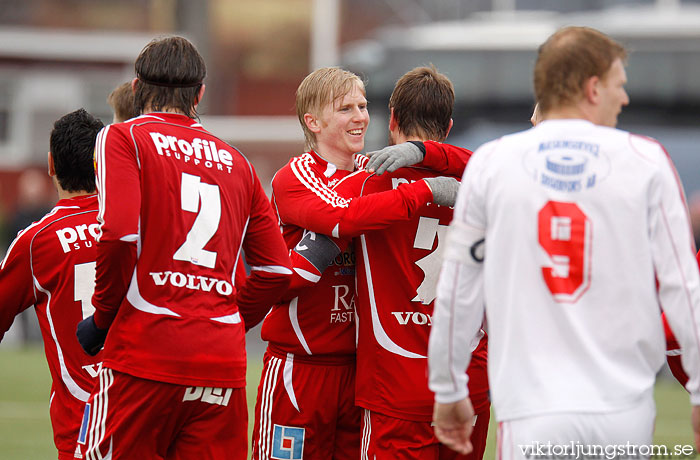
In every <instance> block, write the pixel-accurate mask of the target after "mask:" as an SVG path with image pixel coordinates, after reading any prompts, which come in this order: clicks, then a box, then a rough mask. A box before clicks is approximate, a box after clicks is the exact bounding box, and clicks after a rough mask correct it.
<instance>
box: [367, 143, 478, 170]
mask: <svg viewBox="0 0 700 460" xmlns="http://www.w3.org/2000/svg"><path fill="white" fill-rule="evenodd" d="M471 155H472V152H471V150H467V149H464V148H462V147H457V146H454V145H450V144H443V143H442V142H435V141H424V142H420V141H409V142H405V143H402V144H396V145H390V146H388V147H384V148H383V149H381V150H377V151H374V152H369V153H367V156H369V157H370V160H369V162H367V164H366V166H365V168H366V169H367V171H369V172H376V173H377V174H378V175H381V174H383V173H384V172H385V171H386V172H394V171H396V170H397V169H399V168H403V167H406V166H420V167H423V168H427V169H430V170H433V171H435V172H437V173H439V174H444V175H450V176H459V177H461V176H462V174H464V168H466V166H467V162H468V161H469V158H470V157H471Z"/></svg>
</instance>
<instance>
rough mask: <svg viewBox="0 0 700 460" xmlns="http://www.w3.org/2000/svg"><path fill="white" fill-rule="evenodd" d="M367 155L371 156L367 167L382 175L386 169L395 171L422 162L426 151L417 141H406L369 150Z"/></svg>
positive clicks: (370, 170)
mask: <svg viewBox="0 0 700 460" xmlns="http://www.w3.org/2000/svg"><path fill="white" fill-rule="evenodd" d="M367 156H368V157H369V162H368V163H367V166H366V167H365V169H366V170H367V171H369V172H373V173H376V174H377V175H382V174H384V172H385V171H386V172H394V171H396V170H397V169H399V168H403V167H406V166H411V165H414V164H416V163H420V162H421V161H423V157H424V156H425V151H423V150H421V149H420V147H418V145H416V143H413V142H404V143H402V144H396V145H390V146H388V147H384V148H383V149H381V150H375V151H374V152H368V153H367Z"/></svg>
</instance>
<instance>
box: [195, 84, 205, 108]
mask: <svg viewBox="0 0 700 460" xmlns="http://www.w3.org/2000/svg"><path fill="white" fill-rule="evenodd" d="M204 88H205V85H204V83H202V86H200V87H199V92H198V93H197V100H196V101H195V103H194V106H195V107H197V104H199V102H200V101H201V100H202V97H204Z"/></svg>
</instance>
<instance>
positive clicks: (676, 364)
mask: <svg viewBox="0 0 700 460" xmlns="http://www.w3.org/2000/svg"><path fill="white" fill-rule="evenodd" d="M661 320H662V321H663V323H664V334H665V335H666V362H668V367H669V368H670V369H671V373H672V374H673V376H674V377H675V378H676V380H678V382H679V383H680V384H681V385H683V386H684V387H685V384H686V383H688V374H686V373H685V371H684V370H683V365H682V364H681V354H680V353H681V347H680V345H679V344H678V341H677V340H676V337H675V336H674V335H673V331H672V330H671V326H669V324H668V321H667V320H666V314H665V313H662V314H661Z"/></svg>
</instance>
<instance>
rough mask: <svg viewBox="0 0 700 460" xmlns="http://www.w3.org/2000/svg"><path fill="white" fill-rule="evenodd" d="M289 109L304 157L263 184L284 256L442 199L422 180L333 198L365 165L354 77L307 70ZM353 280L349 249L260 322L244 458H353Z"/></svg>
mask: <svg viewBox="0 0 700 460" xmlns="http://www.w3.org/2000/svg"><path fill="white" fill-rule="evenodd" d="M296 105H297V115H298V117H299V121H300V123H301V125H302V128H303V130H304V135H305V138H306V147H307V149H308V151H307V152H306V153H304V154H302V155H300V156H297V157H294V158H292V160H291V161H290V162H289V163H288V164H287V165H286V166H285V167H283V168H282V169H281V170H280V171H278V172H277V174H276V175H275V178H274V179H273V181H272V188H273V197H272V202H273V206H274V208H275V210H276V211H277V215H278V218H279V222H280V226H281V228H282V232H283V236H284V238H285V240H286V241H287V246H288V247H289V248H290V249H292V248H296V250H297V251H303V250H304V248H305V247H307V246H306V245H305V243H304V241H306V240H302V238H304V239H314V240H317V241H318V239H323V240H325V241H326V243H327V244H329V245H333V244H334V243H332V242H331V241H330V239H328V238H326V237H324V236H322V235H316V234H315V233H313V232H318V233H319V234H323V235H332V236H335V237H352V236H355V235H358V234H360V233H362V232H364V231H367V230H372V229H378V228H384V227H386V226H387V225H389V224H391V223H393V222H396V221H398V220H404V219H408V218H409V217H410V216H411V215H412V213H414V212H415V211H416V210H417V209H418V208H419V207H420V206H421V205H423V204H425V203H427V202H429V201H435V202H439V201H440V200H442V199H444V197H443V196H442V195H443V194H445V187H444V185H445V184H444V183H441V178H436V179H431V180H432V181H434V182H431V183H430V186H428V181H423V180H419V181H417V182H415V183H413V184H406V185H402V186H401V187H399V188H398V189H396V190H390V191H388V192H385V193H378V194H375V195H372V196H368V197H361V198H356V199H346V198H343V197H342V196H341V195H339V194H337V193H336V192H335V191H334V186H335V185H336V184H337V183H338V182H339V181H340V180H341V179H342V178H344V177H347V176H349V175H351V174H353V172H354V171H355V170H356V169H359V168H361V166H362V165H361V164H358V163H364V162H366V161H367V158H366V157H357V156H356V155H355V153H357V152H359V151H360V150H362V148H363V147H364V136H365V132H366V130H367V126H368V124H369V114H368V112H367V100H366V99H365V90H364V84H363V83H362V80H360V78H359V77H358V76H357V75H355V74H353V73H351V72H348V71H345V70H342V69H338V68H322V69H319V70H316V71H315V72H313V73H311V74H310V75H309V76H307V77H306V78H305V79H304V81H303V82H302V83H301V85H300V86H299V88H298V90H297V95H296ZM449 180H452V179H449ZM431 187H432V192H431ZM300 240H302V241H301V243H299V244H297V243H298V242H299V241H300ZM341 249H346V248H341ZM312 252H313V254H309V255H307V257H308V258H309V259H310V260H312V261H314V263H315V267H316V270H315V272H316V273H318V274H320V273H321V272H323V269H324V268H325V267H327V266H328V259H327V258H325V256H324V255H321V257H319V255H320V254H321V253H323V251H315V252H314V251H312ZM336 252H339V251H336ZM324 254H325V253H324ZM354 272H355V267H354V254H353V253H352V251H348V250H346V251H345V252H343V253H342V254H340V255H339V256H338V257H336V258H335V259H334V260H333V266H332V267H331V268H329V269H328V270H326V272H325V273H323V275H322V276H319V275H313V276H312V275H311V274H310V272H309V271H308V270H307V271H303V270H299V269H297V273H298V274H302V275H303V276H306V277H307V278H308V279H310V280H313V281H317V283H316V284H315V286H313V287H312V288H310V289H306V290H304V291H301V292H300V293H299V294H298V296H296V297H293V298H292V299H291V300H289V301H288V302H284V303H281V304H278V305H276V306H275V307H274V308H273V310H272V312H271V313H270V314H269V315H268V316H267V318H266V319H265V322H264V323H263V326H262V337H263V339H264V340H267V341H268V342H269V345H268V348H267V351H266V352H265V356H264V368H263V373H262V377H261V381H260V386H259V387H258V399H257V403H256V409H255V428H254V431H253V458H255V459H268V458H293V459H299V458H302V455H303V456H304V458H332V459H346V458H347V459H350V458H353V459H356V458H358V457H359V449H360V410H359V409H358V408H357V407H355V394H354V385H355V323H354V317H355V312H354V309H355V308H354V307H355V299H354V293H355V280H354ZM302 388H303V391H301V389H302Z"/></svg>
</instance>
